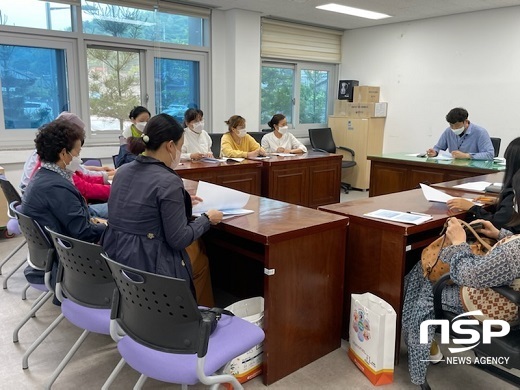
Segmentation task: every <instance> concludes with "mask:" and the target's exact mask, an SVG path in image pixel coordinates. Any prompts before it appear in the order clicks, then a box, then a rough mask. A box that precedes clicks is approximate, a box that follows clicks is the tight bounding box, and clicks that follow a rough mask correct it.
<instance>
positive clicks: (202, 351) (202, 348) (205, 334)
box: [197, 310, 217, 358]
mask: <svg viewBox="0 0 520 390" xmlns="http://www.w3.org/2000/svg"><path fill="white" fill-rule="evenodd" d="M207 313H208V314H207V316H204V317H202V320H201V324H200V330H199V350H198V352H197V357H199V358H203V357H204V356H206V354H207V353H208V344H209V336H210V335H211V323H212V322H213V321H215V320H216V317H217V314H216V313H213V312H210V311H209V310H208V311H207Z"/></svg>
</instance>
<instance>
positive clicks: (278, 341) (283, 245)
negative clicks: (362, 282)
mask: <svg viewBox="0 0 520 390" xmlns="http://www.w3.org/2000/svg"><path fill="white" fill-rule="evenodd" d="M184 182H185V186H186V189H187V190H188V192H190V193H192V194H193V193H195V191H196V187H197V183H196V182H193V181H189V180H184ZM244 208H246V209H250V210H254V213H253V214H249V215H245V216H241V217H235V218H231V219H227V220H224V221H222V222H221V223H220V224H218V225H216V226H214V227H212V228H211V229H210V231H209V232H208V233H206V234H205V235H204V242H205V244H206V248H207V253H208V256H209V258H210V260H211V274H212V280H213V282H214V289H215V291H217V290H220V289H223V290H225V291H226V293H228V294H231V295H232V296H234V297H236V298H238V299H244V298H249V297H252V296H258V295H263V297H264V300H265V307H264V331H265V334H266V338H265V341H264V362H263V382H264V384H266V385H269V384H272V383H274V382H276V381H277V380H279V379H281V378H283V377H285V376H287V375H289V374H291V373H292V372H294V371H296V370H298V369H299V368H301V367H303V366H305V365H307V364H309V363H311V362H313V361H314V360H316V359H319V358H320V357H322V356H324V355H326V354H327V353H329V352H331V351H333V350H335V349H337V348H339V347H340V341H341V337H340V336H341V311H340V310H339V308H340V307H341V306H342V304H343V274H344V266H345V263H344V253H345V236H346V229H347V224H348V219H347V218H345V217H342V216H339V215H338V216H332V215H330V214H327V213H324V212H321V211H318V210H313V209H309V208H305V207H301V206H296V205H292V204H288V203H285V202H280V201H277V200H272V199H267V198H262V197H258V196H254V195H251V197H250V199H249V202H248V203H247V204H246V206H245V207H244ZM218 298H219V297H218V294H216V301H217V305H221V303H220V302H219V299H218ZM228 303H230V302H225V304H226V305H227V304H228Z"/></svg>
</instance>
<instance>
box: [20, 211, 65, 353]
mask: <svg viewBox="0 0 520 390" xmlns="http://www.w3.org/2000/svg"><path fill="white" fill-rule="evenodd" d="M10 208H11V211H12V212H13V213H14V214H15V215H16V218H17V219H18V223H19V225H20V230H21V231H22V234H23V235H24V237H25V239H26V240H27V247H28V249H29V255H28V256H27V262H28V263H29V265H30V266H31V267H32V268H33V269H35V270H37V271H41V272H43V278H40V277H39V276H38V275H36V276H35V275H34V274H36V273H37V272H35V273H34V274H31V273H26V278H27V281H28V282H29V284H30V286H31V287H33V288H34V289H36V290H38V291H41V292H42V293H41V294H40V296H39V297H38V298H37V299H36V301H35V302H34V304H33V306H32V308H31V310H30V311H29V313H27V315H26V316H25V317H23V319H22V321H20V322H19V323H18V325H17V326H16V327H15V329H14V331H13V343H17V342H18V333H19V332H20V329H21V328H22V326H24V325H25V324H26V323H27V321H29V319H30V318H31V317H34V315H35V314H36V312H37V311H38V310H39V309H40V307H42V306H43V304H44V303H45V302H47V301H48V300H49V299H50V298H51V297H52V296H53V294H54V291H53V288H52V286H51V272H52V267H53V264H54V260H55V250H54V247H53V246H52V244H51V243H50V242H49V239H48V238H47V236H46V235H45V233H44V232H43V230H42V228H41V227H40V225H39V224H38V222H36V221H35V220H34V219H32V218H31V217H29V216H27V215H25V214H23V213H22V212H20V211H19V210H18V209H19V203H17V202H13V203H11V205H10Z"/></svg>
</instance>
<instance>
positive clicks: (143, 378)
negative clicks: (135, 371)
mask: <svg viewBox="0 0 520 390" xmlns="http://www.w3.org/2000/svg"><path fill="white" fill-rule="evenodd" d="M146 379H148V377H147V376H146V375H144V374H142V375H141V376H140V377H139V380H138V381H137V383H136V384H135V386H134V390H141V389H142V388H143V385H144V382H146Z"/></svg>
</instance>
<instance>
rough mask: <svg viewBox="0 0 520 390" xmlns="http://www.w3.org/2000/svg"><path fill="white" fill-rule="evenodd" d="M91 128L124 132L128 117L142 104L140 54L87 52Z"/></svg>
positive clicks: (106, 50) (99, 49) (117, 51)
mask: <svg viewBox="0 0 520 390" xmlns="http://www.w3.org/2000/svg"><path fill="white" fill-rule="evenodd" d="M87 66H88V86H89V102H90V127H91V130H92V131H99V130H120V131H122V130H123V126H124V123H125V121H128V114H129V112H130V111H131V110H132V108H133V107H134V106H139V105H141V76H140V67H139V52H136V51H128V50H118V49H116V48H110V49H105V48H93V47H90V48H88V49H87Z"/></svg>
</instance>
